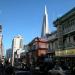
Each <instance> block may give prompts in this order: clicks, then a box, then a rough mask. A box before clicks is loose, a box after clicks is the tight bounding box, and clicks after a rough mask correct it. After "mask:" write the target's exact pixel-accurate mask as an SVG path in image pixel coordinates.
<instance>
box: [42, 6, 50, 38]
mask: <svg viewBox="0 0 75 75" xmlns="http://www.w3.org/2000/svg"><path fill="white" fill-rule="evenodd" d="M46 34H49V28H48V13H47V8H46V5H45V13H44V17H43V24H42V32H41V37H42V38H44V37H46Z"/></svg>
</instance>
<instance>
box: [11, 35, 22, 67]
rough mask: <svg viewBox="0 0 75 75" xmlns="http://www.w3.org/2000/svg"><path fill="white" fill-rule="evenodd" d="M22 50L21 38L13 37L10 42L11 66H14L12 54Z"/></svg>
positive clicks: (18, 36) (19, 36)
mask: <svg viewBox="0 0 75 75" xmlns="http://www.w3.org/2000/svg"><path fill="white" fill-rule="evenodd" d="M22 49H23V37H22V36H21V35H17V36H15V37H14V39H13V41H12V66H13V65H14V58H15V56H14V53H15V52H17V51H18V50H22Z"/></svg>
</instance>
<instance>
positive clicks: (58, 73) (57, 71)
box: [48, 66, 65, 75]
mask: <svg viewBox="0 0 75 75" xmlns="http://www.w3.org/2000/svg"><path fill="white" fill-rule="evenodd" d="M48 74H49V75H65V71H63V69H62V68H61V67H59V66H55V67H54V68H53V69H52V70H49V71H48Z"/></svg>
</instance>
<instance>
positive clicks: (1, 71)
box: [0, 60, 4, 75]
mask: <svg viewBox="0 0 75 75" xmlns="http://www.w3.org/2000/svg"><path fill="white" fill-rule="evenodd" d="M0 75H4V66H3V64H2V61H1V60H0Z"/></svg>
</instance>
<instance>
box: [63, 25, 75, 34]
mask: <svg viewBox="0 0 75 75" xmlns="http://www.w3.org/2000/svg"><path fill="white" fill-rule="evenodd" d="M74 31H75V25H72V26H71V27H67V28H65V29H64V30H63V34H64V35H65V34H69V33H72V32H74Z"/></svg>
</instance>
